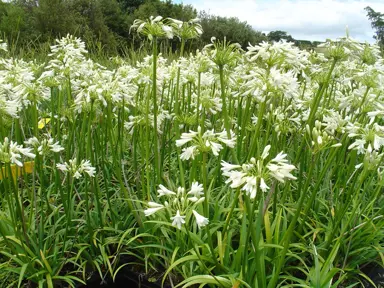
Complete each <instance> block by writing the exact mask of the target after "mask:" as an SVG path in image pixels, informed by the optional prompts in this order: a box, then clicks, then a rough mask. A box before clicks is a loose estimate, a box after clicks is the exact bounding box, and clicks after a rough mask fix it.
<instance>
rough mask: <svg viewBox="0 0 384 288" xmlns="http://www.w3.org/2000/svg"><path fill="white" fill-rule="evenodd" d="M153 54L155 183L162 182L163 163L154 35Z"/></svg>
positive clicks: (155, 38) (155, 40)
mask: <svg viewBox="0 0 384 288" xmlns="http://www.w3.org/2000/svg"><path fill="white" fill-rule="evenodd" d="M152 45H153V52H152V53H153V54H152V68H153V71H152V100H153V124H154V125H153V126H154V136H153V149H154V155H155V161H154V168H155V173H153V178H154V181H153V183H154V185H155V186H156V185H157V184H158V183H161V174H162V173H161V170H162V169H161V163H160V158H159V145H158V142H159V141H158V132H157V110H158V107H157V37H153V40H152Z"/></svg>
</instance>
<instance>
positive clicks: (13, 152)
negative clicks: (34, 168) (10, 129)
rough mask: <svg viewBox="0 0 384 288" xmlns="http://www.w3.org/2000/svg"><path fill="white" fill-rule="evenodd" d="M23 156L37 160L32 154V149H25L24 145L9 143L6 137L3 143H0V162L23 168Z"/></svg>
mask: <svg viewBox="0 0 384 288" xmlns="http://www.w3.org/2000/svg"><path fill="white" fill-rule="evenodd" d="M22 155H23V156H25V157H28V158H32V159H34V158H35V156H36V155H35V154H33V153H32V149H31V148H24V147H23V146H22V145H18V144H17V143H16V142H13V141H9V139H8V138H7V137H6V138H5V139H4V142H3V143H0V161H1V162H4V163H11V164H16V165H17V166H20V167H22V166H23V162H22V161H21V158H22Z"/></svg>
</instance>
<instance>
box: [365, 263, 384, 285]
mask: <svg viewBox="0 0 384 288" xmlns="http://www.w3.org/2000/svg"><path fill="white" fill-rule="evenodd" d="M363 272H364V273H365V274H366V275H367V276H368V277H369V278H370V279H371V280H372V282H373V283H375V285H376V287H377V288H384V267H382V266H379V265H369V266H367V267H365V268H364V269H363ZM366 284H367V285H366V286H365V287H366V288H374V286H372V284H370V283H368V281H367V283H366Z"/></svg>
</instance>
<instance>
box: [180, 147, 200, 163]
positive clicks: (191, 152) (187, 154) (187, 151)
mask: <svg viewBox="0 0 384 288" xmlns="http://www.w3.org/2000/svg"><path fill="white" fill-rule="evenodd" d="M196 148H197V146H190V147H187V148H183V150H182V151H183V153H181V154H180V159H181V160H189V159H195V153H196Z"/></svg>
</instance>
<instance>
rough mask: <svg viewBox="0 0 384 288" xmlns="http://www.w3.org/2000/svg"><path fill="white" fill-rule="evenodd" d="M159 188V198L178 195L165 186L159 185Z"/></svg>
mask: <svg viewBox="0 0 384 288" xmlns="http://www.w3.org/2000/svg"><path fill="white" fill-rule="evenodd" d="M159 188H160V189H158V190H157V193H159V195H158V197H159V198H160V197H161V196H170V195H176V193H175V192H173V191H171V190H169V189H168V188H166V187H164V186H163V185H161V184H160V185H159Z"/></svg>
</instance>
